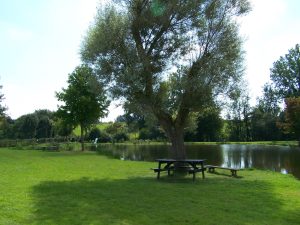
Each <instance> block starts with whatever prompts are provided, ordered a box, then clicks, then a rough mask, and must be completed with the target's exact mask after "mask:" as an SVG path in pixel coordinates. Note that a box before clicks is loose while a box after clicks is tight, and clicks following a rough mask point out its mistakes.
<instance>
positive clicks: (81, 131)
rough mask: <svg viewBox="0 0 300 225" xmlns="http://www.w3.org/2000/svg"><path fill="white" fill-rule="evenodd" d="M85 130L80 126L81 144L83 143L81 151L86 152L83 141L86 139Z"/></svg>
mask: <svg viewBox="0 0 300 225" xmlns="http://www.w3.org/2000/svg"><path fill="white" fill-rule="evenodd" d="M83 132H84V128H83V126H82V125H80V142H81V151H84V140H83V137H84V133H83Z"/></svg>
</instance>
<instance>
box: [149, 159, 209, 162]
mask: <svg viewBox="0 0 300 225" xmlns="http://www.w3.org/2000/svg"><path fill="white" fill-rule="evenodd" d="M205 160H206V159H156V160H155V161H157V162H163V163H164V162H165V163H169V162H191V163H201V162H204V161H205Z"/></svg>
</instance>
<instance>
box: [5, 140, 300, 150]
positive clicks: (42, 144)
mask: <svg viewBox="0 0 300 225" xmlns="http://www.w3.org/2000/svg"><path fill="white" fill-rule="evenodd" d="M184 144H185V145H187V146H188V145H224V144H226V145H270V146H289V147H299V145H298V141H254V142H185V143H184ZM85 145H86V146H87V147H93V146H95V144H94V143H93V142H91V141H86V142H85ZM97 145H171V143H169V142H167V141H150V140H132V141H125V142H114V143H111V142H109V143H97ZM1 147H7V148H16V149H37V150H43V149H45V148H51V149H57V150H61V151H75V150H76V151H77V150H79V149H78V148H79V147H80V142H79V141H67V140H66V139H64V140H63V139H59V140H57V139H55V138H51V139H50V138H49V139H44V140H41V139H26V140H22V139H19V140H0V148H1Z"/></svg>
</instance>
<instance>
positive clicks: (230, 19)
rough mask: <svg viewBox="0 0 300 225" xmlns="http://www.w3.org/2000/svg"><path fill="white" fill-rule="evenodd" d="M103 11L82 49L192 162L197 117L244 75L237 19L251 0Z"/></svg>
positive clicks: (122, 5)
mask: <svg viewBox="0 0 300 225" xmlns="http://www.w3.org/2000/svg"><path fill="white" fill-rule="evenodd" d="M114 2H115V3H114V4H111V5H110V6H107V7H106V8H104V9H99V11H98V14H97V17H96V18H95V22H94V24H93V25H92V26H91V27H90V29H89V31H88V33H87V35H86V37H85V39H84V42H83V44H82V49H81V56H82V59H83V60H84V61H85V62H86V63H88V64H90V65H92V66H93V68H94V69H95V71H96V73H97V75H98V77H99V79H100V80H101V81H103V82H105V83H106V85H107V86H108V87H110V88H109V91H110V92H111V93H112V94H113V95H114V96H115V97H122V98H124V99H125V100H126V101H128V102H130V103H131V104H136V105H139V106H140V107H141V108H143V110H144V111H145V112H146V111H147V112H151V113H152V114H153V115H154V116H155V117H156V118H157V119H158V121H159V123H160V125H161V126H162V128H163V129H164V131H165V132H166V135H167V136H168V137H169V139H170V141H171V142H172V148H173V150H174V151H173V152H174V157H176V158H184V157H185V152H184V147H183V129H184V127H185V125H186V123H187V119H188V117H189V114H190V113H191V112H198V111H202V110H204V109H205V108H206V107H207V106H210V105H211V103H212V102H213V101H214V100H215V99H216V96H218V95H219V94H227V93H228V92H230V90H232V88H233V87H235V85H236V83H237V82H238V81H239V80H240V77H241V76H242V71H243V66H242V58H243V57H242V51H241V43H242V41H241V39H240V37H239V35H238V25H237V23H236V18H237V17H238V16H241V15H243V14H245V13H247V12H248V11H249V9H250V6H249V2H248V1H247V0H226V1H216V0H205V1H199V0H190V1H181V0H172V1H169V0H152V1H144V0H120V1H114Z"/></svg>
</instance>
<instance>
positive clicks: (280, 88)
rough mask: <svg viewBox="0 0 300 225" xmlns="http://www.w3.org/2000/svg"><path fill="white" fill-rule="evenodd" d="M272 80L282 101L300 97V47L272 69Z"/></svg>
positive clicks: (294, 49)
mask: <svg viewBox="0 0 300 225" xmlns="http://www.w3.org/2000/svg"><path fill="white" fill-rule="evenodd" d="M271 80H272V81H273V83H274V86H275V87H274V88H275V90H276V92H277V94H278V96H279V97H280V98H281V99H284V98H288V97H299V96H300V46H299V44H296V46H295V48H292V49H290V50H289V52H288V54H286V55H285V56H281V57H280V59H279V60H278V61H276V62H274V64H273V67H272V68H271Z"/></svg>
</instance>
